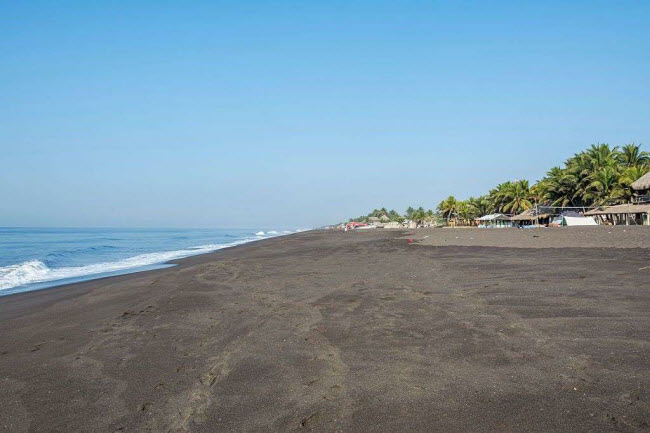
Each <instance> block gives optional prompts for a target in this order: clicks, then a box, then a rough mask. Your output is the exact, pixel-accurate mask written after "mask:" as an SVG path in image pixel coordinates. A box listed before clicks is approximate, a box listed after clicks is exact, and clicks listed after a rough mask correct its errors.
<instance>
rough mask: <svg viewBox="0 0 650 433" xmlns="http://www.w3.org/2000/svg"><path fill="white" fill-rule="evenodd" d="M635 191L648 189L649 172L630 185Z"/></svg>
mask: <svg viewBox="0 0 650 433" xmlns="http://www.w3.org/2000/svg"><path fill="white" fill-rule="evenodd" d="M630 186H631V187H632V189H634V190H635V191H645V190H646V189H650V172H648V173H646V174H644V175H643V176H641V177H640V178H638V179H637V180H635V181H634V182H632V185H630Z"/></svg>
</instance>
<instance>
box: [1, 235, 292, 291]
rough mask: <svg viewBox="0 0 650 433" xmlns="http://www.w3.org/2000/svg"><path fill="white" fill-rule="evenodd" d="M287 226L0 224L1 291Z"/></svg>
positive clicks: (138, 263) (184, 253)
mask: <svg viewBox="0 0 650 433" xmlns="http://www.w3.org/2000/svg"><path fill="white" fill-rule="evenodd" d="M298 231H299V230H298ZM292 232H293V231H290V230H249V229H96V228H92V229H90V228H87V229H77V228H0V296H2V295H8V294H11V293H17V292H23V291H29V290H36V289H42V288H46V287H53V286H56V285H60V284H67V283H71V282H76V281H83V280H89V279H94V278H100V277H105V276H109V275H117V274H124V273H129V272H137V271H142V270H149V269H155V268H160V267H165V266H170V265H168V264H165V262H167V261H169V260H174V259H179V258H182V257H189V256H193V255H197V254H203V253H209V252H212V251H216V250H219V249H222V248H226V247H231V246H235V245H240V244H244V243H247V242H253V241H256V240H260V239H266V238H269V237H274V236H280V235H284V234H290V233H292Z"/></svg>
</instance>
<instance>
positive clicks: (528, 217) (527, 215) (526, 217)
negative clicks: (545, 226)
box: [510, 209, 537, 221]
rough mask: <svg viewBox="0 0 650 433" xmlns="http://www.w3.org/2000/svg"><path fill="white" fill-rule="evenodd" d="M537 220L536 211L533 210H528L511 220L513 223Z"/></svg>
mask: <svg viewBox="0 0 650 433" xmlns="http://www.w3.org/2000/svg"><path fill="white" fill-rule="evenodd" d="M535 218H537V217H536V216H535V210H533V209H528V210H525V211H523V212H522V213H520V214H519V215H515V216H513V217H512V218H510V220H511V221H532V220H534V219H535Z"/></svg>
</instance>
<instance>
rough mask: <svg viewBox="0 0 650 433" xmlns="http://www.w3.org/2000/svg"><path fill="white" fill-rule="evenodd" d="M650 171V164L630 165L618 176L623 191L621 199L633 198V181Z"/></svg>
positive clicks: (628, 199) (623, 200) (626, 200)
mask: <svg viewBox="0 0 650 433" xmlns="http://www.w3.org/2000/svg"><path fill="white" fill-rule="evenodd" d="M649 171H650V165H636V166H633V167H628V168H626V169H625V170H623V172H622V173H621V176H620V177H619V178H618V185H619V188H620V191H621V201H622V202H628V201H630V199H631V198H632V187H631V186H630V185H632V183H633V182H634V181H636V180H637V179H639V178H640V177H641V176H643V175H644V174H646V173H647V172H649Z"/></svg>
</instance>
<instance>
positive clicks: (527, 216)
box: [510, 206, 554, 221]
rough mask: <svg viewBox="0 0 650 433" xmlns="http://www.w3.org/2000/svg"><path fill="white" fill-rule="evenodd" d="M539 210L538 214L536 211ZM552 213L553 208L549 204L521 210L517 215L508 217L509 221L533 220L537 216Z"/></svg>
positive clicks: (546, 215) (541, 216)
mask: <svg viewBox="0 0 650 433" xmlns="http://www.w3.org/2000/svg"><path fill="white" fill-rule="evenodd" d="M537 212H539V214H538V213H537ZM552 215H554V212H553V208H551V207H549V206H537V208H530V209H528V210H525V211H523V212H522V213H520V214H519V215H515V216H513V217H512V218H510V220H511V221H534V220H535V219H537V218H547V217H549V216H552Z"/></svg>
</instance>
